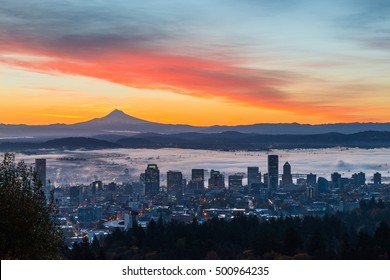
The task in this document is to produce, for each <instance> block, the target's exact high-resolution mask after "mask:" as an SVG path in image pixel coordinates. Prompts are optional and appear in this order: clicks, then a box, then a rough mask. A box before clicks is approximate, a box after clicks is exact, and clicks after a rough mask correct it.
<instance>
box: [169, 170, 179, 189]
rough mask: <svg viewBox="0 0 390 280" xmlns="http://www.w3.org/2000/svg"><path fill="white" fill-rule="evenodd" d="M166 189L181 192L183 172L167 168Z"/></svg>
mask: <svg viewBox="0 0 390 280" xmlns="http://www.w3.org/2000/svg"><path fill="white" fill-rule="evenodd" d="M167 190H168V192H177V193H183V174H182V173H181V172H180V171H172V170H169V171H168V172H167Z"/></svg>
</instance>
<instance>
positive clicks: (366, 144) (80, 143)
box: [0, 131, 390, 151]
mask: <svg viewBox="0 0 390 280" xmlns="http://www.w3.org/2000/svg"><path fill="white" fill-rule="evenodd" d="M333 147H359V148H390V132H383V131H366V132H359V133H354V134H341V133H325V134H309V135H293V134H286V135H269V134H268V135H262V134H255V133H240V132H235V131H228V132H222V133H194V132H192V133H179V134H169V135H166V134H158V133H144V134H138V135H135V136H132V137H128V138H123V139H119V140H117V141H115V142H114V141H105V140H99V139H94V138H87V137H67V138H60V139H54V140H49V141H44V142H40V143H38V142H34V143H31V142H15V143H12V142H3V143H0V151H22V150H34V149H57V150H75V149H86V150H97V149H116V148H149V149H159V148H183V149H208V150H269V149H304V148H313V149H315V148H333Z"/></svg>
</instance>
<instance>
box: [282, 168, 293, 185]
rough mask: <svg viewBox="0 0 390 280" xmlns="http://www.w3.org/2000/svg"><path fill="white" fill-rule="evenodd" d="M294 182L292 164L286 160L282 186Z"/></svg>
mask: <svg viewBox="0 0 390 280" xmlns="http://www.w3.org/2000/svg"><path fill="white" fill-rule="evenodd" d="M292 184H293V180H292V175H291V165H290V164H289V163H288V162H286V163H285V164H284V165H283V175H282V186H283V187H288V186H291V185H292Z"/></svg>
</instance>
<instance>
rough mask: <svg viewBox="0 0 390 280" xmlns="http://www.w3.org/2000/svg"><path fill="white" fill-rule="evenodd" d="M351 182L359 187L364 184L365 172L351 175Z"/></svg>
mask: <svg viewBox="0 0 390 280" xmlns="http://www.w3.org/2000/svg"><path fill="white" fill-rule="evenodd" d="M352 181H353V184H354V185H355V186H356V187H360V186H363V185H365V184H366V174H365V173H363V172H359V173H355V174H353V175H352Z"/></svg>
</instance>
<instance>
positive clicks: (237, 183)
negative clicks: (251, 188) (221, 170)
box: [228, 174, 242, 191]
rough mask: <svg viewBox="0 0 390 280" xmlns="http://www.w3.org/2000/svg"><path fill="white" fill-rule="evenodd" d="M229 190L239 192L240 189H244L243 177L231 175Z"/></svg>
mask: <svg viewBox="0 0 390 280" xmlns="http://www.w3.org/2000/svg"><path fill="white" fill-rule="evenodd" d="M228 181H229V190H235V191H237V190H238V189H239V188H240V187H242V175H237V174H236V175H229V177H228Z"/></svg>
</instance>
